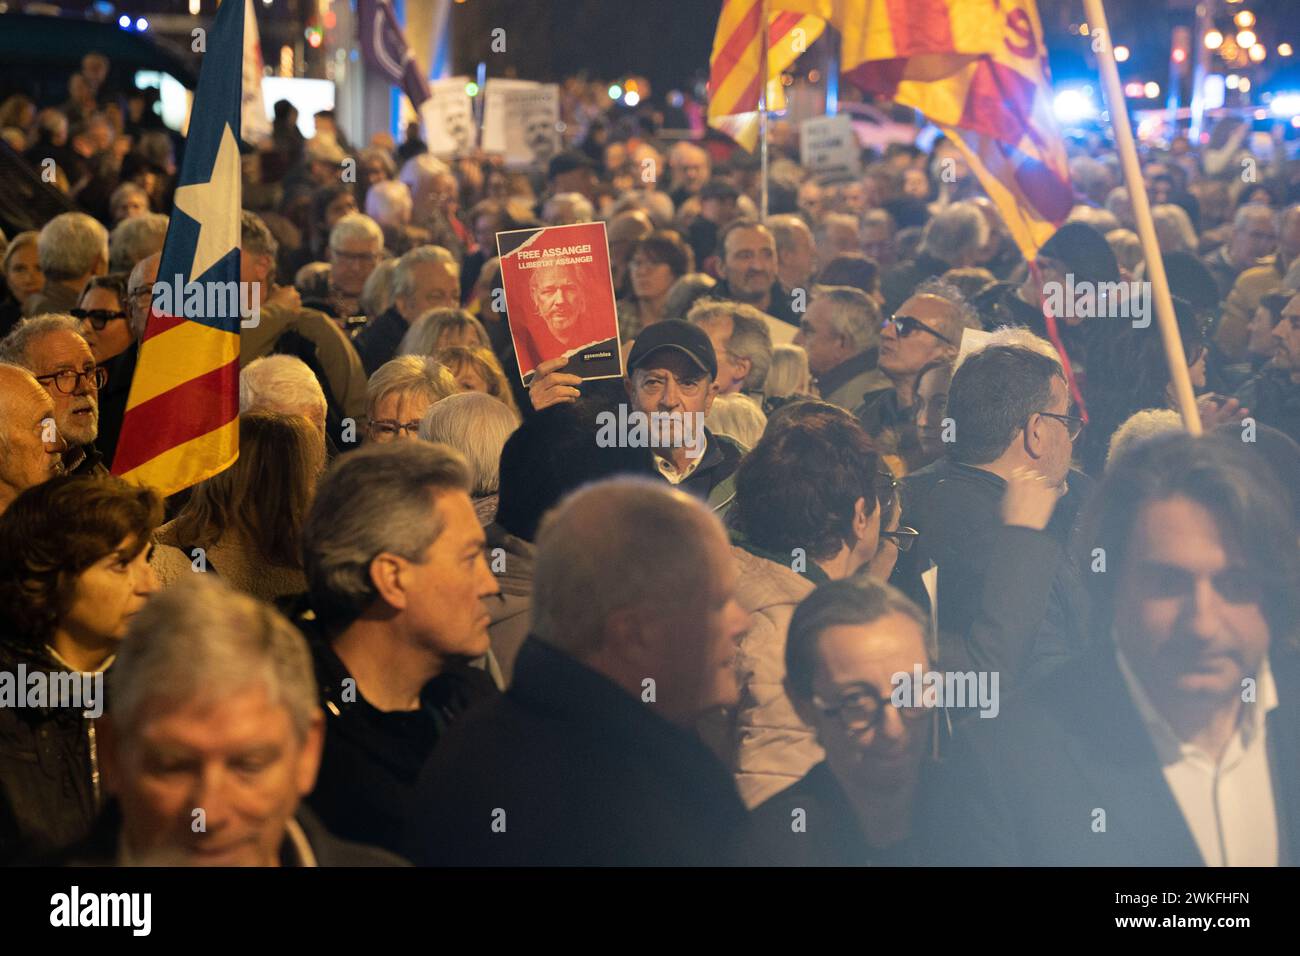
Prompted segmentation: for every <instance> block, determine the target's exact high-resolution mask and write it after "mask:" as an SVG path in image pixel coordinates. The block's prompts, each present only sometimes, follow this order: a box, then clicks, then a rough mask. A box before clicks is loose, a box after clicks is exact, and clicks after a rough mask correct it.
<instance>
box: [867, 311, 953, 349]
mask: <svg viewBox="0 0 1300 956" xmlns="http://www.w3.org/2000/svg"><path fill="white" fill-rule="evenodd" d="M891 325H892V326H893V327H894V330H895V331H896V332H898V337H899V338H900V339H905V338H907V337H908V336H909V335H911V334H912V333H913V332H929V333H930V334H931V335H933V336H934V337H935V338H936V339H939V340H941V341H944V342H947V343H948V344H949V345H956V344H957V343H956V342H954V341H953V340H952V339H950V338H948V336H946V335H944V334H943V333H942V332H936V331H935V330H934V329H932V328H930V327H929V326H928V325H926V324H925V323H924V322H922V321H921V320H920V319H918V318H916V317H915V316H911V315H891V316H889V317H888V318H887V319H885V321H884V322H883V323H881V326H880V327H881V328H882V329H886V328H888V327H889V326H891Z"/></svg>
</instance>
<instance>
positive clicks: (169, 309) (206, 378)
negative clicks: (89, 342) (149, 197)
mask: <svg viewBox="0 0 1300 956" xmlns="http://www.w3.org/2000/svg"><path fill="white" fill-rule="evenodd" d="M243 33H244V5H243V4H240V3H223V4H222V5H221V7H220V8H219V9H218V11H217V16H216V20H215V22H214V23H213V25H212V29H210V30H209V31H208V36H207V52H206V53H204V55H203V68H202V71H201V72H200V74H199V86H198V91H197V92H196V93H195V95H194V106H193V109H192V110H191V113H190V128H189V137H188V140H187V142H186V146H185V158H184V161H183V163H182V166H181V175H180V182H179V185H178V187H177V189H176V197H175V210H174V211H173V213H172V216H171V223H170V225H169V226H168V229H167V238H166V239H165V241H164V243H163V251H162V262H161V264H160V266H159V269H158V282H157V283H156V284H155V285H154V298H153V301H152V304H151V307H150V311H149V321H148V324H147V326H146V328H145V334H144V338H143V339H142V340H141V342H140V346H139V348H140V353H139V357H138V359H137V362H136V371H135V378H134V379H132V381H131V391H130V393H129V396H128V398H127V404H126V415H125V417H124V418H123V421H122V434H121V437H120V439H119V440H118V445H117V451H116V453H115V455H114V457H113V474H115V475H121V476H122V477H124V478H126V479H128V480H130V481H135V482H137V483H139V484H143V485H149V486H151V487H152V488H154V489H155V490H156V491H158V492H159V494H162V495H170V494H174V493H175V492H177V491H181V490H182V489H184V488H188V487H189V486H191V485H194V484H197V483H198V482H200V481H202V480H203V479H205V478H209V477H211V476H212V475H215V474H217V473H218V472H220V471H222V470H223V469H225V468H227V467H229V466H230V464H231V463H232V462H233V461H234V460H235V459H236V457H238V455H239V421H238V419H239V319H240V315H239V303H240V299H241V296H240V294H239V231H240V230H239V223H240V205H241V202H240V164H239V143H238V139H237V137H238V135H239V128H240V107H241V104H242V97H241V86H242V73H243V62H242V61H243V52H244V43H243Z"/></svg>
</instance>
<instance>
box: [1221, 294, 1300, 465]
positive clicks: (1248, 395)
mask: <svg viewBox="0 0 1300 956" xmlns="http://www.w3.org/2000/svg"><path fill="white" fill-rule="evenodd" d="M1273 344H1274V346H1275V350H1274V352H1273V357H1272V359H1271V360H1270V361H1269V363H1268V365H1267V366H1265V367H1264V368H1263V369H1262V370H1261V371H1260V372H1259V374H1257V375H1255V376H1254V377H1253V378H1251V379H1249V380H1248V381H1247V382H1246V384H1244V385H1243V386H1242V387H1241V388H1240V390H1238V392H1237V395H1236V398H1237V400H1238V401H1239V402H1241V405H1242V407H1243V408H1248V409H1250V412H1251V415H1252V416H1254V417H1255V418H1257V419H1259V420H1260V421H1261V422H1263V423H1264V424H1266V425H1272V426H1273V427H1274V428H1278V429H1281V430H1282V431H1284V432H1286V433H1287V434H1288V435H1290V436H1291V437H1292V438H1294V439H1296V440H1297V441H1300V294H1296V295H1293V296H1292V297H1291V299H1290V301H1289V302H1287V304H1286V305H1285V306H1283V307H1282V318H1281V319H1279V320H1278V323H1277V325H1275V326H1273Z"/></svg>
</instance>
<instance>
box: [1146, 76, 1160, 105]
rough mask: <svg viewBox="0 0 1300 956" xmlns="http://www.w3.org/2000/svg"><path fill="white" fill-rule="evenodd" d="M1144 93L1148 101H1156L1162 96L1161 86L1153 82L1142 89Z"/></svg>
mask: <svg viewBox="0 0 1300 956" xmlns="http://www.w3.org/2000/svg"><path fill="white" fill-rule="evenodd" d="M1142 92H1144V93H1146V95H1147V99H1149V100H1154V99H1155V98H1156V97H1157V96H1159V95H1160V84H1159V83H1156V82H1155V81H1154V80H1153V81H1152V82H1150V83H1148V84H1147V85H1146V86H1145V87H1143V88H1142Z"/></svg>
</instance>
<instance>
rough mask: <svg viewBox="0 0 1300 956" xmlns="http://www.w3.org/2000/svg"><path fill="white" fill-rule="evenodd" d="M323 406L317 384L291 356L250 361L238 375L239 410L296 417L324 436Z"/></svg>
mask: <svg viewBox="0 0 1300 956" xmlns="http://www.w3.org/2000/svg"><path fill="white" fill-rule="evenodd" d="M326 409H327V404H326V401H325V392H324V391H322V390H321V387H320V381H319V380H318V379H317V378H316V373H314V372H313V371H312V370H311V369H310V368H309V367H308V366H307V363H306V362H304V361H303V360H302V359H300V358H297V357H296V356H293V355H268V356H266V357H264V358H259V359H254V360H253V361H251V362H249V363H248V364H247V365H245V366H244V367H243V369H241V370H240V372H239V411H240V414H243V413H244V412H257V411H261V412H275V413H277V414H280V415H300V416H302V417H303V418H305V419H307V420H308V421H309V422H311V423H312V424H313V425H315V426H316V427H317V428H318V429H319V430H320V432H321V434H322V435H324V434H325V414H326Z"/></svg>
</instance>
